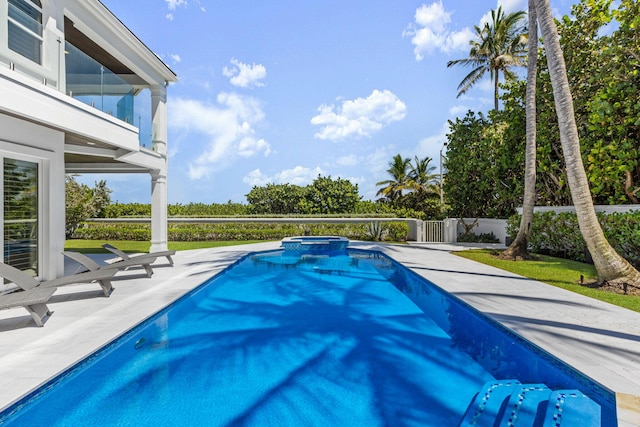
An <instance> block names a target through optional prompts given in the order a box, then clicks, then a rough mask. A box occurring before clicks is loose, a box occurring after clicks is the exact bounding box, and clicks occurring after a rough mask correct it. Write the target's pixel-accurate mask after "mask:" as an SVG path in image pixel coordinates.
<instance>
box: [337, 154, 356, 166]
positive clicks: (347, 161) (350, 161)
mask: <svg viewBox="0 0 640 427" xmlns="http://www.w3.org/2000/svg"><path fill="white" fill-rule="evenodd" d="M336 164H337V165H338V166H355V165H357V164H358V157H357V156H356V155H355V154H350V155H348V156H342V157H338V158H337V159H336Z"/></svg>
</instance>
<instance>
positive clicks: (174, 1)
mask: <svg viewBox="0 0 640 427" xmlns="http://www.w3.org/2000/svg"><path fill="white" fill-rule="evenodd" d="M164 1H165V2H166V3H167V8H168V9H169V13H167V14H166V15H165V17H166V18H167V19H168V20H169V21H173V18H174V14H173V12H174V11H175V10H176V9H177V8H178V7H180V6H182V7H185V8H186V7H187V6H188V5H189V3H192V4H193V3H195V4H196V5H198V7H199V8H200V11H202V12H206V9H205V8H204V6H202V4H200V0H164Z"/></svg>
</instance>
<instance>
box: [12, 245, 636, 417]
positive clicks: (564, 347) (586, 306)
mask: <svg viewBox="0 0 640 427" xmlns="http://www.w3.org/2000/svg"><path fill="white" fill-rule="evenodd" d="M279 246H280V242H270V243H260V244H253V245H243V246H230V247H224V248H214V249H201V250H191V251H182V252H178V253H177V254H176V256H175V257H174V260H175V266H174V267H169V266H168V265H166V260H165V259H164V258H163V259H160V260H158V261H157V264H156V265H157V267H156V265H154V272H155V273H154V275H153V277H152V278H146V277H144V270H141V269H140V270H135V269H134V270H129V271H123V272H119V273H118V274H117V275H116V277H115V280H114V281H113V285H114V287H115V288H116V290H115V291H114V292H113V294H112V295H111V297H110V298H105V297H104V296H101V295H102V291H101V289H100V287H99V286H98V285H97V284H83V285H76V286H65V287H62V288H59V289H58V290H57V291H56V293H55V294H54V295H53V297H52V299H51V300H50V301H49V303H48V305H49V308H50V309H51V310H52V311H53V312H54V313H53V315H52V316H51V317H50V319H49V320H48V321H47V323H46V324H45V326H44V327H42V328H38V327H36V326H35V323H34V322H33V320H32V319H31V316H29V315H28V314H27V313H26V311H24V310H21V309H11V310H2V311H0V410H2V409H3V408H6V407H7V406H8V405H10V404H12V403H13V402H15V401H17V400H19V399H20V398H21V397H23V396H24V395H25V394H27V393H29V392H30V391H31V390H33V389H35V388H37V387H38V386H39V385H41V384H43V383H44V382H46V381H47V380H48V379H50V378H51V377H53V376H55V375H56V374H58V373H60V372H61V371H63V370H64V369H66V368H67V367H68V366H70V365H72V364H74V363H76V362H77V361H79V360H81V359H83V358H84V357H85V356H87V355H88V354H90V353H92V352H93V351H95V350H96V349H98V348H100V347H101V346H103V345H104V344H105V343H107V342H109V341H111V340H112V339H114V338H116V337H117V336H119V335H120V334H122V333H123V332H125V331H127V330H128V329H130V328H131V327H132V326H134V325H136V324H137V323H139V322H141V321H143V320H144V319H146V318H147V317H149V316H150V315H152V314H153V313H155V312H157V311H158V310H160V309H161V308H163V307H165V306H166V305H168V304H170V303H171V302H173V301H175V300H176V299H178V298H179V297H180V296H182V295H184V294H185V293H187V292H189V291H190V290H192V289H193V288H195V287H197V286H198V285H199V284H201V283H202V282H204V281H206V280H207V279H209V278H210V277H212V276H213V275H215V274H216V273H218V272H220V271H222V270H223V269H224V268H225V267H227V266H228V265H230V264H233V263H234V262H235V261H236V260H238V259H239V258H240V257H242V256H244V255H245V254H247V253H249V252H253V251H262V250H270V249H276V248H278V247H279ZM351 246H352V247H357V248H363V249H376V250H380V251H382V252H384V253H385V254H387V255H388V256H390V257H392V258H393V259H395V260H397V261H399V262H401V263H402V264H404V265H405V266H407V267H409V268H411V269H412V270H413V271H414V272H416V273H417V274H419V275H421V276H423V277H425V278H427V279H429V280H430V281H431V282H433V283H435V284H436V285H438V286H440V287H441V288H443V289H445V290H446V291H448V292H450V293H452V294H453V295H456V296H457V297H458V298H460V299H462V300H464V301H465V302H467V303H468V304H470V305H472V306H473V307H475V308H476V309H478V310H480V311H482V312H484V313H485V314H487V315H488V316H490V317H491V318H493V319H495V320H497V321H498V322H500V323H502V324H504V325H506V326H507V327H509V328H510V329H512V330H514V331H515V332H517V333H518V334H520V335H521V336H523V337H524V338H526V339H528V340H529V341H532V342H533V343H535V344H537V345H538V346H540V347H542V348H543V349H545V350H546V351H548V352H549V353H551V354H553V355H555V356H556V357H558V358H560V359H561V360H563V361H565V362H566V363H568V364H570V365H572V366H573V367H575V368H576V369H578V370H580V371H582V372H583V373H585V374H586V375H588V376H589V377H591V378H592V379H594V380H595V381H597V382H599V383H601V384H602V385H604V386H605V387H607V388H609V389H611V390H612V391H614V392H616V394H617V406H618V419H619V425H620V426H624V427H628V426H639V425H640V409H639V408H640V313H636V312H633V311H630V310H626V309H623V308H619V307H616V306H612V305H610V304H607V303H604V302H600V301H597V300H593V299H590V298H587V297H583V296H581V295H578V294H574V293H572V292H569V291H565V290H563V289H559V288H555V287H553V286H549V285H546V284H543V283H540V282H536V281H533V280H529V279H525V278H522V277H520V276H517V275H514V274H511V273H508V272H505V271H503V270H499V269H496V268H493V267H489V266H486V265H483V264H479V263H476V262H474V261H470V260H467V259H464V258H461V257H458V256H456V255H455V254H452V253H451V251H455V250H461V249H464V247H461V246H456V245H446V244H440V245H438V244H414V245H385V244H375V243H366V242H352V243H351ZM105 257H106V256H105ZM65 268H66V269H67V271H68V272H69V273H70V272H73V269H74V268H76V266H74V265H73V264H68V265H67V266H66V267H65Z"/></svg>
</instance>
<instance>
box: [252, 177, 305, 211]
mask: <svg viewBox="0 0 640 427" xmlns="http://www.w3.org/2000/svg"><path fill="white" fill-rule="evenodd" d="M246 197H247V202H249V208H248V212H249V213H250V214H267V215H273V214H275V215H287V214H302V213H304V212H303V211H302V209H303V207H302V206H301V202H302V200H304V188H302V187H300V186H299V185H293V184H267V185H266V186H264V187H258V186H254V187H253V188H252V189H251V191H249V194H247V196H246Z"/></svg>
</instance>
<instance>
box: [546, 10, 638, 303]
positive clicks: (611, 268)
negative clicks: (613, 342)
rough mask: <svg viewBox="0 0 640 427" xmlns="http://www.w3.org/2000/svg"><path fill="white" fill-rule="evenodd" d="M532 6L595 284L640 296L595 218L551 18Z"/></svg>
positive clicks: (630, 270)
mask: <svg viewBox="0 0 640 427" xmlns="http://www.w3.org/2000/svg"><path fill="white" fill-rule="evenodd" d="M535 4H536V12H537V14H538V23H539V24H540V32H541V34H542V40H543V43H544V46H545V50H546V52H547V62H548V67H549V77H550V78H551V85H552V87H553V99H554V102H555V106H556V113H557V115H558V125H559V128H560V144H561V145H562V153H563V156H564V159H565V164H566V168H567V180H568V182H569V189H570V191H571V198H572V199H573V204H574V206H575V209H576V214H577V216H578V225H579V227H580V232H581V233H582V236H583V237H584V240H585V242H586V244H587V248H588V249H589V252H590V253H591V257H592V259H593V263H594V265H595V267H596V270H597V272H598V282H599V283H600V284H603V285H607V287H610V288H611V289H612V290H616V291H619V292H620V291H621V292H624V293H630V294H635V295H640V272H638V270H636V269H635V268H633V266H631V264H629V262H628V261H627V260H625V259H624V258H623V257H621V256H620V255H619V254H618V253H617V252H616V251H615V249H613V247H611V245H610V244H609V242H608V241H607V239H606V237H605V236H604V233H603V231H602V228H601V227H600V223H599V222H598V218H597V217H596V213H595V209H594V207H593V200H592V199H591V190H590V189H589V181H588V179H587V174H586V172H585V170H584V165H583V163H582V156H581V154H580V139H579V136H578V128H577V126H576V120H575V112H574V109H573V100H572V98H571V91H570V89H569V81H568V79H567V69H566V65H565V62H564V56H563V54H562V50H561V48H560V42H559V40H558V39H559V37H558V29H557V27H556V24H555V21H554V20H553V16H552V15H551V6H550V5H549V0H535Z"/></svg>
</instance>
